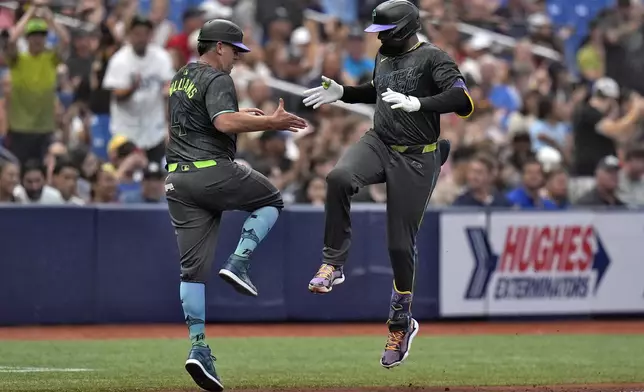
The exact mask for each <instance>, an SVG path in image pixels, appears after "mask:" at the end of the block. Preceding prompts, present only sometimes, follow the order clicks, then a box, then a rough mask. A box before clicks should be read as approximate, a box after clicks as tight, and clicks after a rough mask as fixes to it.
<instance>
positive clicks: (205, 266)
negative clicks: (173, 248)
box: [165, 159, 284, 283]
mask: <svg viewBox="0 0 644 392" xmlns="http://www.w3.org/2000/svg"><path fill="white" fill-rule="evenodd" d="M178 167H179V170H178V171H175V172H172V173H170V174H169V175H168V177H167V179H166V182H165V188H166V197H167V199H168V209H169V212H170V218H171V219H172V225H173V226H174V228H175V233H176V235H177V243H178V245H179V253H180V255H181V281H183V282H196V283H204V282H205V281H206V280H207V279H208V277H209V276H210V269H211V266H212V260H213V258H214V255H215V247H216V245H217V234H218V232H219V224H220V222H221V215H222V213H223V212H224V211H230V210H241V211H249V212H250V211H255V210H257V209H259V208H262V207H267V206H273V207H275V208H278V209H282V208H283V207H284V203H283V202H282V196H281V194H280V192H279V191H278V190H277V188H275V186H273V184H271V183H270V181H269V180H268V179H267V178H266V177H264V176H263V175H261V174H260V173H259V172H257V171H255V170H252V169H250V168H247V167H245V166H242V165H238V164H237V163H235V162H232V161H230V160H228V159H221V160H217V165H216V166H211V167H206V168H201V169H197V168H196V167H195V166H194V165H192V164H191V163H180V164H179V165H178Z"/></svg>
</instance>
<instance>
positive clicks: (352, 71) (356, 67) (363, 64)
mask: <svg viewBox="0 0 644 392" xmlns="http://www.w3.org/2000/svg"><path fill="white" fill-rule="evenodd" d="M346 49H347V51H346V54H345V56H344V59H343V60H342V69H343V70H344V72H346V73H347V75H349V77H351V79H353V80H354V81H355V82H356V83H361V80H362V79H363V78H368V79H367V81H369V80H371V77H372V76H373V75H372V74H373V68H374V61H373V57H371V58H369V57H367V56H366V54H365V50H366V45H365V41H364V34H363V32H362V30H356V29H351V31H350V32H349V37H348V38H347V46H346Z"/></svg>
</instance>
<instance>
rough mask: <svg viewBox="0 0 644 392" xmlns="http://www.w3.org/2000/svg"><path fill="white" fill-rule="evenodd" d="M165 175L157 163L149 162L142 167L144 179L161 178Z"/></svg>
mask: <svg viewBox="0 0 644 392" xmlns="http://www.w3.org/2000/svg"><path fill="white" fill-rule="evenodd" d="M164 177H165V172H164V171H163V169H161V166H159V164H158V163H155V162H153V163H150V164H149V165H148V166H147V167H146V168H145V169H143V179H144V180H162V179H163V178H164Z"/></svg>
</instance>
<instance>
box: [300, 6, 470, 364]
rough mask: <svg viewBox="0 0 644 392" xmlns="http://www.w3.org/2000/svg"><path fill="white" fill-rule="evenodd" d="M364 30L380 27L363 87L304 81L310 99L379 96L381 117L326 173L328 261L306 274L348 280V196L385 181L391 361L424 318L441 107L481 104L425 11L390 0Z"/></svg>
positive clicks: (321, 281)
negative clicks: (425, 37)
mask: <svg viewBox="0 0 644 392" xmlns="http://www.w3.org/2000/svg"><path fill="white" fill-rule="evenodd" d="M372 19H373V24H372V25H371V26H369V27H368V28H367V29H366V30H365V31H367V32H373V33H378V38H379V39H380V41H381V43H382V46H381V47H380V49H379V52H378V54H377V56H376V59H375V69H374V73H373V80H372V82H370V83H366V84H363V85H359V86H356V87H349V86H341V85H339V84H338V83H336V82H335V81H333V80H331V79H328V78H326V77H324V76H323V77H322V79H323V82H322V87H317V88H314V89H311V90H307V91H306V92H305V93H304V95H305V96H306V98H305V99H304V104H305V105H306V106H313V108H314V109H316V108H318V107H319V106H320V105H323V104H326V103H330V102H334V101H336V100H342V101H344V102H346V103H367V104H374V103H375V104H376V110H375V114H374V127H373V129H372V130H370V131H368V132H367V133H366V134H365V135H364V136H363V137H362V138H361V139H360V141H359V142H358V143H356V144H355V145H353V146H351V147H350V148H349V149H348V150H347V152H346V153H345V155H344V156H343V157H342V158H341V159H340V161H339V162H338V163H337V165H336V166H335V168H334V169H333V170H332V171H331V172H330V173H329V175H328V176H327V184H328V190H327V201H326V224H325V234H324V249H323V264H322V266H321V267H320V268H319V270H318V272H317V273H316V274H315V276H314V278H313V279H312V280H311V281H310V283H309V290H311V291H312V292H314V293H328V292H329V291H331V289H332V288H333V286H334V285H337V284H340V283H342V282H344V280H345V275H344V272H343V266H344V263H345V261H346V259H347V254H348V251H349V247H350V245H351V220H350V217H349V209H350V203H351V197H352V196H353V195H354V194H356V192H358V190H359V189H360V188H361V187H363V186H366V185H370V184H375V183H383V182H386V184H387V236H388V248H389V258H390V260H391V265H392V268H393V273H394V282H393V289H392V294H391V307H390V311H389V320H388V326H389V335H388V338H387V343H386V345H385V350H384V352H383V355H382V358H381V360H380V363H381V365H382V366H384V367H385V368H391V367H394V366H397V365H399V364H400V363H402V362H403V361H404V360H405V358H406V357H407V355H408V354H409V348H410V345H411V342H412V339H413V338H414V336H415V335H416V334H417V332H418V322H417V321H416V320H414V319H413V318H412V317H411V302H412V292H413V287H414V272H415V264H416V258H417V250H416V233H418V229H419V227H420V224H421V222H422V218H423V215H424V213H425V209H426V207H427V203H428V201H429V197H430V196H431V194H432V191H433V189H434V186H435V185H436V180H437V178H438V175H439V173H440V167H441V165H442V163H444V161H445V159H446V158H447V150H448V147H449V142H447V141H440V142H438V137H439V135H440V127H439V126H440V114H441V113H451V112H455V113H457V114H458V115H459V116H461V117H468V116H469V115H471V114H472V112H473V110H474V105H473V103H472V100H471V98H470V96H469V93H468V91H467V88H466V86H465V83H464V79H463V76H462V75H461V73H460V71H459V69H458V67H457V65H456V64H455V62H454V61H453V60H452V59H451V58H450V57H449V55H447V54H446V53H445V52H444V51H442V50H441V49H439V48H438V47H436V46H434V45H432V44H429V43H422V42H419V40H418V37H417V35H416V33H417V32H418V31H419V30H420V18H419V12H418V9H417V8H416V6H414V5H413V4H412V3H410V2H408V1H406V0H389V1H386V2H384V3H382V4H380V5H379V6H378V7H376V9H375V10H374V11H373V14H372Z"/></svg>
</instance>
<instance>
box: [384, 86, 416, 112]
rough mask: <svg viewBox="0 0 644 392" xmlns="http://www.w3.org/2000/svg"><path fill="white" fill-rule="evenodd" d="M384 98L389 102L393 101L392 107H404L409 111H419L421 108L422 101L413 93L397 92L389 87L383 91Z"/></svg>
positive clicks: (403, 108)
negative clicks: (412, 94) (413, 95)
mask: <svg viewBox="0 0 644 392" xmlns="http://www.w3.org/2000/svg"><path fill="white" fill-rule="evenodd" d="M382 100H383V101H385V102H387V103H393V104H394V105H391V108H392V109H402V110H404V111H406V112H407V113H410V112H417V111H419V110H420V101H419V100H418V98H416V97H412V96H411V95H405V94H401V93H397V92H395V91H393V90H392V89H390V88H388V89H387V91H385V92H384V93H382Z"/></svg>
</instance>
